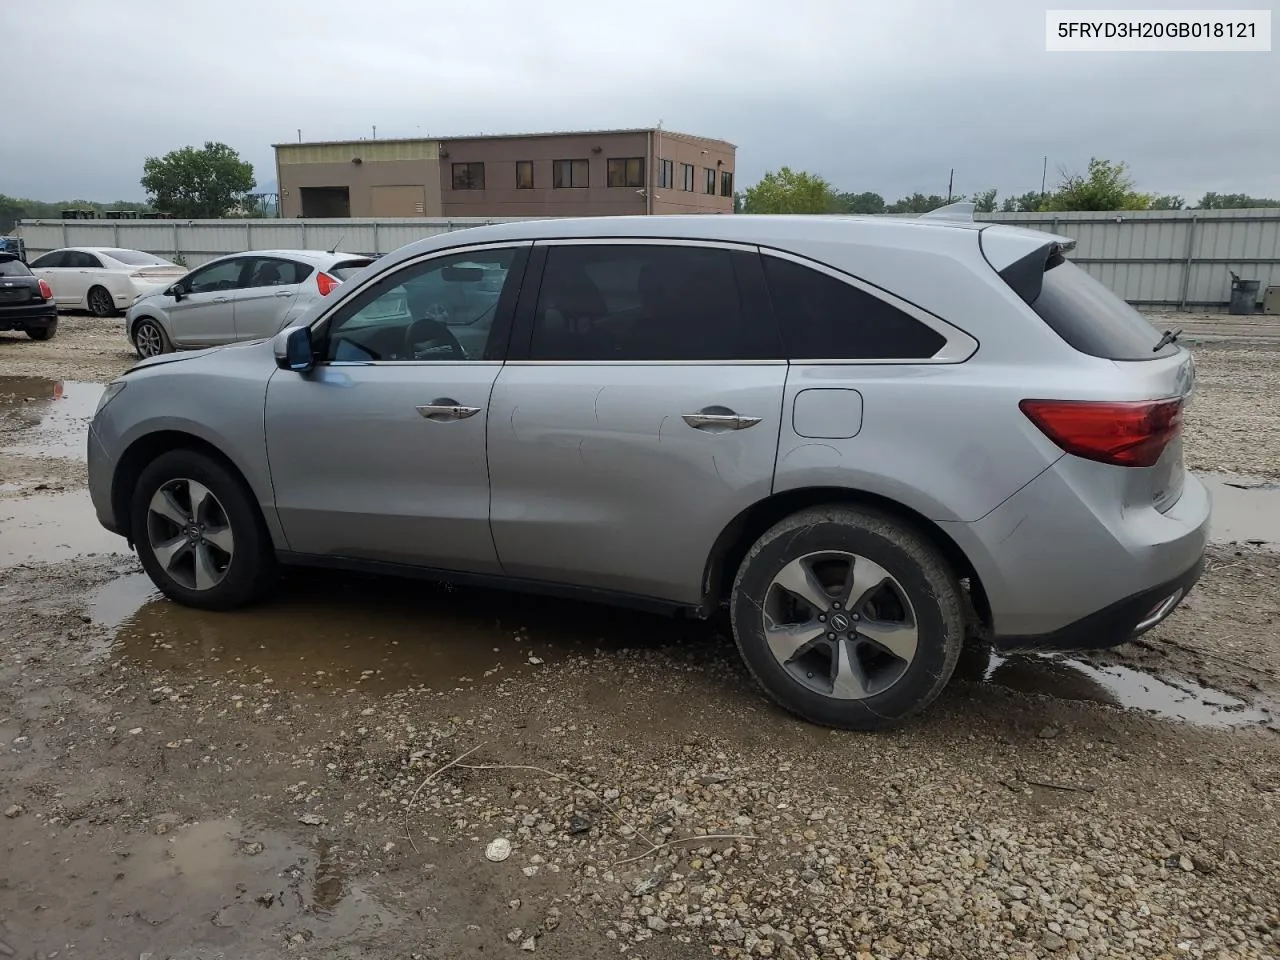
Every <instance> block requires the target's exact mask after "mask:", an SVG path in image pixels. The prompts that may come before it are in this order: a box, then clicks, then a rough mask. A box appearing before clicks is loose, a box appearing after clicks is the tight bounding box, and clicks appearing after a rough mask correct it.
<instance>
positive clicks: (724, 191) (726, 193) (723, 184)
mask: <svg viewBox="0 0 1280 960" xmlns="http://www.w3.org/2000/svg"><path fill="white" fill-rule="evenodd" d="M720 196H722V197H732V196H733V174H732V173H731V172H730V171H728V170H723V171H721V173H720Z"/></svg>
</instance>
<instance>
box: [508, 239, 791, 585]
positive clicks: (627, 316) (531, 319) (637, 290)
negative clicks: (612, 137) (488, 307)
mask: <svg viewBox="0 0 1280 960" xmlns="http://www.w3.org/2000/svg"><path fill="white" fill-rule="evenodd" d="M536 249H537V251H538V252H537V253H536V254H535V258H534V263H535V264H537V263H539V262H541V261H542V260H543V259H544V258H545V268H544V269H543V273H542V277H541V284H540V289H539V290H538V292H537V294H536V300H535V299H534V298H533V297H532V296H530V297H528V298H525V299H522V301H521V305H520V310H519V312H518V315H517V316H518V320H517V324H516V328H515V333H514V334H513V341H512V354H511V357H510V358H509V360H508V363H507V365H506V366H505V367H504V368H503V371H502V373H501V375H500V376H499V377H498V381H497V384H496V385H495V388H494V395H493V400H492V402H491V404H490V417H489V475H490V482H491V485H492V499H493V506H492V525H493V536H494V542H495V543H496V544H497V548H498V555H499V558H500V559H501V561H502V565H503V569H504V571H505V572H506V573H508V574H511V575H514V576H520V577H529V578H534V579H539V580H546V581H558V582H564V583H570V584H573V585H577V586H587V587H595V588H601V589H608V590H614V591H620V592H624V593H629V594H636V595H641V596H649V597H658V598H662V599H665V600H673V601H676V602H680V603H696V602H698V601H699V599H700V598H701V586H702V579H703V570H704V564H705V562H706V559H707V556H708V554H709V553H710V550H711V547H712V545H713V543H714V542H715V539H716V537H717V536H718V535H719V534H720V532H721V531H722V530H723V529H724V527H725V526H726V525H727V524H728V523H729V522H730V521H731V520H732V519H733V517H735V516H736V515H737V514H738V513H739V512H741V511H742V510H744V509H745V508H747V507H748V506H750V505H751V504H753V503H755V502H757V501H758V500H760V499H763V498H764V497H766V496H768V494H769V492H770V489H771V484H772V478H773V470H774V459H775V455H776V452H777V442H778V429H779V418H780V415H781V408H782V395H783V389H784V386H785V382H786V377H787V365H786V362H785V360H783V359H781V357H782V352H781V347H780V344H779V339H778V336H777V331H776V329H775V327H774V324H773V321H772V317H771V316H770V315H769V314H768V311H767V307H766V306H765V304H766V303H767V299H766V296H765V290H764V279H763V274H762V270H761V266H760V261H759V256H758V253H757V252H756V251H755V250H754V249H747V248H733V247H728V246H717V245H695V244H682V245H677V244H671V243H661V242H659V243H652V242H650V243H645V242H637V241H628V242H617V243H610V242H597V243H591V244H583V243H565V244H548V245H546V246H541V245H540V246H539V247H537V248H536ZM532 269H533V268H532V267H531V270H532ZM530 286H531V285H530V284H526V287H527V288H528V287H530ZM517 358H519V359H517Z"/></svg>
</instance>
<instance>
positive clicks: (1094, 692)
mask: <svg viewBox="0 0 1280 960" xmlns="http://www.w3.org/2000/svg"><path fill="white" fill-rule="evenodd" d="M982 679H983V680H984V681H985V682H986V683H991V684H995V685H997V686H1001V687H1007V688H1009V689H1011V690H1018V691H1020V692H1022V693H1035V694H1043V695H1045V696H1050V697H1055V698H1057V699H1059V700H1083V701H1087V702H1090V703H1101V704H1105V705H1107V706H1111V707H1121V708H1124V709H1128V710H1139V711H1142V712H1144V713H1150V714H1153V715H1155V716H1157V717H1161V718H1163V719H1165V720H1176V721H1180V722H1184V723H1191V724H1195V725H1196V726H1202V727H1214V728H1218V729H1232V728H1237V727H1249V726H1267V725H1269V724H1272V723H1273V722H1275V720H1276V719H1277V716H1276V715H1275V714H1274V713H1273V712H1272V710H1271V709H1270V708H1269V707H1267V706H1264V705H1254V704H1249V703H1246V702H1245V701H1243V700H1239V699H1237V698H1236V697H1233V696H1231V695H1230V694H1226V693H1223V692H1221V691H1219V690H1214V689H1212V688H1210V687H1206V686H1202V685H1201V684H1198V683H1196V682H1195V681H1193V680H1188V679H1185V678H1178V680H1177V682H1176V683H1174V682H1168V681H1164V680H1158V679H1156V678H1155V677H1153V676H1151V675H1150V674H1148V673H1143V672H1142V671H1140V670H1134V669H1131V668H1129V667H1122V666H1118V665H1113V664H1108V665H1106V666H1095V665H1093V664H1090V663H1086V662H1085V661H1083V660H1078V659H1074V658H1071V657H1061V656H1051V655H1015V656H1008V657H1005V656H1001V655H999V654H993V655H992V657H991V660H990V663H989V664H988V666H987V669H986V673H985V674H984V676H983V677H982Z"/></svg>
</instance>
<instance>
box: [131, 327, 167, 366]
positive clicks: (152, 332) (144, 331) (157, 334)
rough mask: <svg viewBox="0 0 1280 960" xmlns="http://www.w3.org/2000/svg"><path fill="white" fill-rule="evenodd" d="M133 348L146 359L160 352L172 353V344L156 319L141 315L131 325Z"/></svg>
mask: <svg viewBox="0 0 1280 960" xmlns="http://www.w3.org/2000/svg"><path fill="white" fill-rule="evenodd" d="M133 349H134V351H135V352H137V354H138V356H139V357H140V358H141V359H143V360H146V359H147V358H148V357H158V356H160V354H162V353H172V352H173V344H172V343H171V342H170V340H169V337H168V335H166V334H165V332H164V327H162V326H160V322H159V321H158V320H153V319H152V318H151V317H143V318H142V319H141V320H139V321H138V322H137V323H135V324H134V325H133Z"/></svg>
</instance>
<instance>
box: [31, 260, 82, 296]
mask: <svg viewBox="0 0 1280 960" xmlns="http://www.w3.org/2000/svg"><path fill="white" fill-rule="evenodd" d="M74 253H75V251H73V250H54V251H52V252H51V253H46V254H45V255H44V256H42V257H36V259H35V260H33V261H31V272H32V273H34V274H35V275H36V276H37V277H38V278H39V279H41V280H43V281H44V282H45V283H47V284H49V287H50V288H51V289H52V290H53V298H54V299H55V300H57V301H58V306H59V307H76V306H80V303H78V302H76V300H75V299H74V293H75V289H76V284H75V283H74V282H72V275H73V274H77V273H78V269H75V268H72V267H70V266H68V265H67V264H68V260H69V259H70V258H72V257H73V255H74ZM80 296H81V300H82V301H83V297H84V292H83V291H81V294H80Z"/></svg>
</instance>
